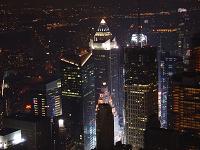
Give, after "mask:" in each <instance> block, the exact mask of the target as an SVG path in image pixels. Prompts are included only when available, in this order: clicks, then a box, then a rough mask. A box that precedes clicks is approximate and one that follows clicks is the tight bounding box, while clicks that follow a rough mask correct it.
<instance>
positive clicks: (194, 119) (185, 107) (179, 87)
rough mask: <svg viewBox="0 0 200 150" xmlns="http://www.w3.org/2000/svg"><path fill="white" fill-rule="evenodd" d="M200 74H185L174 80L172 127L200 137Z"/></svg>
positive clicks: (175, 76)
mask: <svg viewBox="0 0 200 150" xmlns="http://www.w3.org/2000/svg"><path fill="white" fill-rule="evenodd" d="M199 83H200V74H199V73H194V72H193V73H191V72H185V73H183V74H176V75H174V76H173V78H172V106H171V109H172V114H171V115H172V116H171V127H172V128H173V129H176V130H178V131H180V132H182V131H185V132H188V131H189V132H193V133H197V134H199V135H200V121H199V118H200V112H199V109H200V103H199V100H200V86H199Z"/></svg>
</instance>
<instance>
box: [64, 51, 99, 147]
mask: <svg viewBox="0 0 200 150" xmlns="http://www.w3.org/2000/svg"><path fill="white" fill-rule="evenodd" d="M91 56H92V53H91V52H88V51H87V50H81V51H80V52H79V54H73V55H70V56H66V57H65V58H62V59H61V60H62V98H63V101H62V106H63V116H64V118H65V120H66V121H65V122H66V123H68V125H67V129H68V132H67V134H68V136H69V138H70V139H71V142H70V144H71V145H73V146H74V147H76V149H83V143H84V146H85V149H92V148H94V146H95V143H96V137H95V134H94V132H95V120H94V119H95V97H94V80H93V79H94V75H93V70H94V68H93V64H92V63H91ZM88 143H91V145H93V147H91V145H90V144H88Z"/></svg>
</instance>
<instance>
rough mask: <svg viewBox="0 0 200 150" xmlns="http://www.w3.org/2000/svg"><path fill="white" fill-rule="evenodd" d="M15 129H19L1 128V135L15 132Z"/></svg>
mask: <svg viewBox="0 0 200 150" xmlns="http://www.w3.org/2000/svg"><path fill="white" fill-rule="evenodd" d="M15 131H18V129H13V128H3V129H1V130H0V136H5V135H8V134H10V133H13V132H15Z"/></svg>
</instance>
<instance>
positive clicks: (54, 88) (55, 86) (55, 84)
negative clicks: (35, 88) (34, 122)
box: [35, 79, 62, 118]
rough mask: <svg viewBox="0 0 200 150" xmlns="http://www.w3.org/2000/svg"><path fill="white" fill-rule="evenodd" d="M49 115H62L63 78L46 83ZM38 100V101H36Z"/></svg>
mask: <svg viewBox="0 0 200 150" xmlns="http://www.w3.org/2000/svg"><path fill="white" fill-rule="evenodd" d="M46 98H47V107H48V108H47V115H48V116H49V117H51V118H53V117H56V116H61V115H62V101H61V80H60V79H58V80H55V81H52V82H50V83H48V84H46ZM35 102H36V101H35Z"/></svg>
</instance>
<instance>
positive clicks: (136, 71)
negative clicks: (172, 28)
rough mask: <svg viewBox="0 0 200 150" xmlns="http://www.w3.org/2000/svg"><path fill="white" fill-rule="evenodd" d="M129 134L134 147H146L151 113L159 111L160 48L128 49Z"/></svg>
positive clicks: (126, 126) (126, 99) (126, 64)
mask: <svg viewBox="0 0 200 150" xmlns="http://www.w3.org/2000/svg"><path fill="white" fill-rule="evenodd" d="M124 59H125V133H126V142H127V143H128V144H131V145H132V146H133V148H134V149H139V148H143V142H144V141H143V140H144V137H143V134H144V131H145V128H146V122H147V118H148V116H150V115H152V114H157V110H158V105H157V104H158V97H157V92H158V90H157V50H156V48H155V47H143V48H140V47H127V48H125V57H124Z"/></svg>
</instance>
